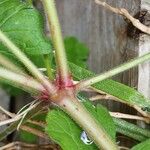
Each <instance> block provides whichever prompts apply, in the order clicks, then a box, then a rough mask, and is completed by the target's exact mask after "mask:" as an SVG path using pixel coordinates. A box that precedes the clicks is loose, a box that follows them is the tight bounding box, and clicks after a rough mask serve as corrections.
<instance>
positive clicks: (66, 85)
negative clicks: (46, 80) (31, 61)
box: [55, 74, 74, 90]
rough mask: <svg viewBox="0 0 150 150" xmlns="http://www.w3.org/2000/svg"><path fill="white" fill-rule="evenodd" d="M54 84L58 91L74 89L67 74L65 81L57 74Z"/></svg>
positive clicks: (70, 77)
mask: <svg viewBox="0 0 150 150" xmlns="http://www.w3.org/2000/svg"><path fill="white" fill-rule="evenodd" d="M55 84H56V87H57V88H58V89H59V90H62V89H67V88H72V87H74V84H73V80H72V75H71V74H69V76H68V77H67V78H66V79H65V80H64V79H62V78H61V76H60V75H59V74H57V77H56V81H55Z"/></svg>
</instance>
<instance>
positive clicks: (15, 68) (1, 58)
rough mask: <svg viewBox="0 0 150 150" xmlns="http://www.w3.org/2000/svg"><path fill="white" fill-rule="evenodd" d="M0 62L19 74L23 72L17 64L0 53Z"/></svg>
mask: <svg viewBox="0 0 150 150" xmlns="http://www.w3.org/2000/svg"><path fill="white" fill-rule="evenodd" d="M0 64H1V65H2V66H3V67H6V68H7V69H10V70H12V71H13V72H16V73H19V74H25V73H24V72H23V70H22V69H20V68H19V67H18V66H16V65H15V64H13V63H12V62H10V61H9V59H8V58H6V57H5V56H3V55H1V54H0Z"/></svg>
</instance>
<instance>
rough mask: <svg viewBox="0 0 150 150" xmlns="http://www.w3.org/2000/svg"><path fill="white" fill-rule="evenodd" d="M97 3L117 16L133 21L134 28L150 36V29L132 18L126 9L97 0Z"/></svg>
mask: <svg viewBox="0 0 150 150" xmlns="http://www.w3.org/2000/svg"><path fill="white" fill-rule="evenodd" d="M95 3H96V4H98V5H101V6H104V7H105V8H107V9H108V10H110V11H112V12H114V13H116V14H119V15H121V16H123V17H126V18H127V19H129V20H130V21H131V23H132V24H133V26H135V27H136V28H138V29H139V30H141V31H142V32H144V33H146V34H149V35H150V27H147V26H145V25H144V24H142V23H141V22H140V21H139V20H138V19H135V18H134V17H132V16H131V15H130V14H129V12H128V11H127V10H126V9H124V8H115V7H112V6H110V5H108V4H107V3H106V2H104V1H102V0H95Z"/></svg>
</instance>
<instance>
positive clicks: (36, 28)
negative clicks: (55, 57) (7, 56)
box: [0, 0, 51, 55]
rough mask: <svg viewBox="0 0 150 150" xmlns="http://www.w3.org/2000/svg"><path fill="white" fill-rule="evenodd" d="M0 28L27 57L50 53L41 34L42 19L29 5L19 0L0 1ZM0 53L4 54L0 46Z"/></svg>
mask: <svg viewBox="0 0 150 150" xmlns="http://www.w3.org/2000/svg"><path fill="white" fill-rule="evenodd" d="M0 10H1V12H0V28H1V30H2V31H3V32H4V33H5V34H6V35H7V36H8V37H9V38H10V39H12V41H13V42H14V43H16V45H17V46H19V47H20V48H21V49H22V50H23V51H24V52H25V53H26V54H28V55H41V54H49V53H51V51H50V50H51V45H50V43H49V41H47V39H46V37H45V36H44V33H43V28H44V25H43V18H42V16H41V15H40V14H39V13H38V11H37V10H36V9H35V8H33V7H32V6H31V5H27V4H26V3H23V2H21V1H20V0H1V2H0ZM0 51H1V52H2V53H6V50H5V49H4V47H3V46H2V45H1V46H0Z"/></svg>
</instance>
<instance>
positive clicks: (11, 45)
mask: <svg viewBox="0 0 150 150" xmlns="http://www.w3.org/2000/svg"><path fill="white" fill-rule="evenodd" d="M0 41H2V43H3V44H4V45H5V46H6V47H7V48H8V50H9V51H10V52H12V53H13V54H14V55H15V56H16V57H17V58H18V59H19V60H20V61H21V62H22V63H23V64H24V65H25V66H26V67H27V69H28V70H29V71H30V72H31V73H32V74H33V75H34V76H35V77H36V78H37V79H38V80H39V81H40V82H41V84H43V85H44V87H45V88H46V89H47V90H48V92H49V93H50V94H52V93H54V91H55V88H54V86H53V85H52V84H51V83H50V82H49V81H48V80H47V79H46V78H45V77H44V76H43V74H42V73H41V72H40V71H39V70H38V69H37V67H36V66H35V65H34V64H33V63H32V62H31V61H30V60H29V59H28V58H27V56H25V55H24V53H22V52H21V50H20V49H19V48H18V47H17V46H16V45H15V44H14V43H13V42H11V41H10V40H9V38H8V37H6V36H5V34H4V33H3V32H2V31H1V30H0Z"/></svg>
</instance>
